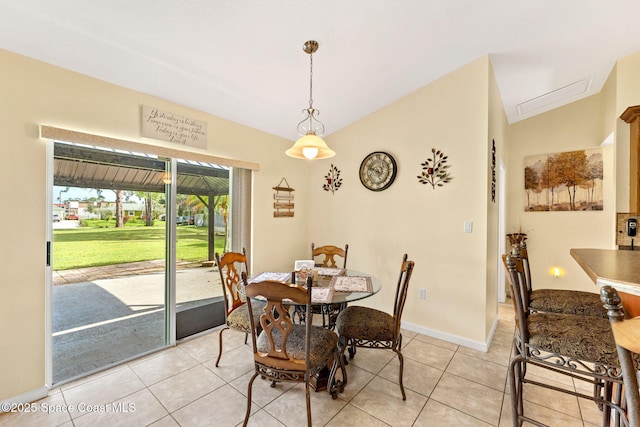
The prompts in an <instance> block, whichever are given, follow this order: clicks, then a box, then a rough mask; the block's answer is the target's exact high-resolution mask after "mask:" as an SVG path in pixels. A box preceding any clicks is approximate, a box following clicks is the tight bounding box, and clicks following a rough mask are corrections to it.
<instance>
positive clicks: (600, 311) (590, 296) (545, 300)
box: [529, 289, 607, 319]
mask: <svg viewBox="0 0 640 427" xmlns="http://www.w3.org/2000/svg"><path fill="white" fill-rule="evenodd" d="M529 307H530V308H531V310H532V311H541V312H546V313H563V314H576V315H579V316H591V317H599V318H602V319H606V318H607V310H605V309H604V307H603V306H602V303H601V302H600V296H599V295H598V294H594V293H591V292H583V291H572V290H566V289H534V290H532V291H531V292H530V293H529Z"/></svg>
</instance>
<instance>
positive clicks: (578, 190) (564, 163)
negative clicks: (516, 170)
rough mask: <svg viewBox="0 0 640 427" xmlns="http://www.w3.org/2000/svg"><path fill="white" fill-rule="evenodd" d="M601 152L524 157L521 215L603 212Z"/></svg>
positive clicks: (600, 149) (599, 150)
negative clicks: (537, 212) (522, 210)
mask: <svg viewBox="0 0 640 427" xmlns="http://www.w3.org/2000/svg"><path fill="white" fill-rule="evenodd" d="M603 178H604V173H603V160H602V148H594V149H588V150H579V151H569V152H563V153H554V154H545V155H540V156H530V157H526V158H525V161H524V190H525V197H526V205H525V211H530V212H531V211H599V210H602V209H603V207H604V206H603V191H602V188H603V187H602V185H603Z"/></svg>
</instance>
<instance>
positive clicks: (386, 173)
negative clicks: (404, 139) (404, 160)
mask: <svg viewBox="0 0 640 427" xmlns="http://www.w3.org/2000/svg"><path fill="white" fill-rule="evenodd" d="M397 172H398V167H397V165H396V160H395V159H394V158H393V156H391V154H389V153H385V152H384V151H374V152H373V153H371V154H369V155H368V156H367V157H365V158H364V160H362V163H361V164H360V182H362V185H364V186H365V187H366V188H368V189H369V190H371V191H382V190H386V189H387V188H389V186H390V185H391V184H393V181H394V180H395V179H396V173H397Z"/></svg>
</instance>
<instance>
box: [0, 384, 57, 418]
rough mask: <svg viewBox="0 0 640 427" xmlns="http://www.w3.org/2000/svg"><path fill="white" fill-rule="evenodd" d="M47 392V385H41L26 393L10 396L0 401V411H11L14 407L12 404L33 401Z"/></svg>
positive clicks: (45, 395) (44, 395)
mask: <svg viewBox="0 0 640 427" xmlns="http://www.w3.org/2000/svg"><path fill="white" fill-rule="evenodd" d="M48 394H49V387H46V386H43V387H40V388H37V389H35V390H31V391H28V392H27V393H24V394H21V395H19V396H15V397H10V398H9V399H6V400H3V401H2V402H0V408H1V409H0V412H11V410H13V409H15V408H14V406H12V404H17V403H31V402H35V401H36V400H40V399H42V398H43V397H47V395H48Z"/></svg>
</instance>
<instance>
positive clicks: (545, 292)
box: [512, 243, 607, 319]
mask: <svg viewBox="0 0 640 427" xmlns="http://www.w3.org/2000/svg"><path fill="white" fill-rule="evenodd" d="M512 255H515V256H516V257H519V258H520V259H522V262H523V268H524V279H525V283H526V288H525V289H524V292H523V294H522V296H523V297H524V298H527V299H528V302H527V305H528V307H529V309H530V310H532V311H536V312H545V313H564V314H577V315H581V316H595V317H602V318H605V319H606V318H607V311H606V310H605V309H604V307H603V306H602V302H601V301H600V295H598V294H597V293H593V292H584V291H575V290H570V289H543V288H541V289H533V286H532V283H531V268H530V264H529V252H528V250H527V247H526V244H524V243H523V244H521V246H518V247H516V248H515V250H514V252H513V253H512Z"/></svg>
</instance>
